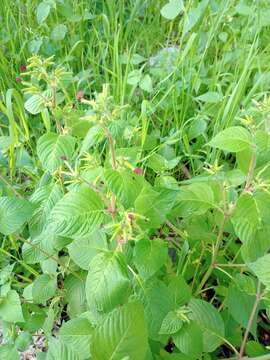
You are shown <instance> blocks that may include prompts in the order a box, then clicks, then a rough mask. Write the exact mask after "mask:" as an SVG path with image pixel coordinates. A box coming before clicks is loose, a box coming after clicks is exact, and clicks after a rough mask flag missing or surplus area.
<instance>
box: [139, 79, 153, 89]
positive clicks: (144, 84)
mask: <svg viewBox="0 0 270 360" xmlns="http://www.w3.org/2000/svg"><path fill="white" fill-rule="evenodd" d="M139 86H140V88H141V89H142V90H144V91H147V92H149V93H151V92H152V91H153V83H152V79H151V77H150V75H148V74H146V75H144V76H143V77H142V78H141V80H140V82H139Z"/></svg>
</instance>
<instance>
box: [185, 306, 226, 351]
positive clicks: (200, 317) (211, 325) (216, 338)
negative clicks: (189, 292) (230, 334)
mask: <svg viewBox="0 0 270 360" xmlns="http://www.w3.org/2000/svg"><path fill="white" fill-rule="evenodd" d="M189 308H190V310H191V315H190V318H191V319H192V320H194V321H195V322H196V323H197V324H198V325H199V326H200V328H201V329H202V331H203V351H205V352H212V351H214V350H215V349H216V348H217V347H218V346H219V345H220V344H221V343H222V338H223V337H224V323H223V320H222V317H221V316H220V314H219V312H218V311H217V309H216V308H215V307H214V306H213V305H212V304H209V303H208V302H206V301H204V300H199V299H191V301H190V302H189Z"/></svg>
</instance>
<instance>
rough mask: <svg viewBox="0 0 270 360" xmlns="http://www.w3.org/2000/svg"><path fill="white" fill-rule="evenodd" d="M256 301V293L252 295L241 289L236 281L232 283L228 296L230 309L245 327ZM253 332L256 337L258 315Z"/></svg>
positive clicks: (235, 318) (254, 321)
mask: <svg viewBox="0 0 270 360" xmlns="http://www.w3.org/2000/svg"><path fill="white" fill-rule="evenodd" d="M254 301H255V295H254V296H252V295H249V294H247V293H246V292H245V291H243V290H242V291H241V289H239V287H238V286H237V285H235V284H234V283H231V284H230V286H229V288H228V294H227V298H226V304H227V306H228V311H229V313H230V314H231V316H232V317H233V318H234V320H235V321H236V322H237V323H238V324H240V325H242V326H244V327H245V328H247V324H248V321H249V317H250V313H251V311H252V307H253V305H254ZM251 332H252V334H253V336H255V337H256V316H255V317H254V320H253V324H252V327H251Z"/></svg>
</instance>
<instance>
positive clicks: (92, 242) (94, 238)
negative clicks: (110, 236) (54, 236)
mask: <svg viewBox="0 0 270 360" xmlns="http://www.w3.org/2000/svg"><path fill="white" fill-rule="evenodd" d="M106 250H108V245H107V241H106V236H105V234H104V233H103V232H101V231H98V230H96V231H94V232H92V233H91V234H89V235H88V236H85V237H82V238H76V239H75V240H74V241H73V242H72V243H71V244H70V245H68V252H69V255H70V257H71V259H72V260H73V261H74V262H75V263H76V264H77V265H78V266H80V267H81V268H82V269H85V270H88V268H89V264H90V262H91V260H92V259H93V258H94V257H95V256H96V255H97V254H99V253H101V252H104V251H106Z"/></svg>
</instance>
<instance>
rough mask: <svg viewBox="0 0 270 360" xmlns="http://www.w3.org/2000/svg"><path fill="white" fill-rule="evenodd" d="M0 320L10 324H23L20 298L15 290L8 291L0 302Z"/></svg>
mask: <svg viewBox="0 0 270 360" xmlns="http://www.w3.org/2000/svg"><path fill="white" fill-rule="evenodd" d="M0 318H1V319H2V320H3V321H7V322H11V323H15V322H24V317H23V313H22V307H21V302H20V298H19V295H18V294H17V292H16V291H15V290H9V292H8V293H7V294H6V296H5V297H4V298H2V299H1V300H0Z"/></svg>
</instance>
